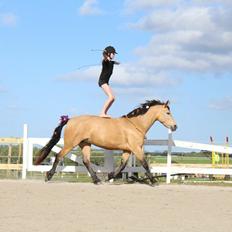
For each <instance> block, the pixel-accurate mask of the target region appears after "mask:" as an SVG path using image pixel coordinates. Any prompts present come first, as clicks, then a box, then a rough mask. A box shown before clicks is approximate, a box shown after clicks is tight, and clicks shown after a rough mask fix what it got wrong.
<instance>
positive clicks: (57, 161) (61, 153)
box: [45, 147, 73, 181]
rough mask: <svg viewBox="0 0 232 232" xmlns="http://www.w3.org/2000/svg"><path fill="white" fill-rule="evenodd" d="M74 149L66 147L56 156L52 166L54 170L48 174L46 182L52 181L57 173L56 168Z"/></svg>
mask: <svg viewBox="0 0 232 232" xmlns="http://www.w3.org/2000/svg"><path fill="white" fill-rule="evenodd" d="M72 149H73V147H64V148H63V149H62V150H61V151H60V152H59V153H58V154H57V155H56V159H55V161H54V163H53V165H52V169H51V170H50V171H48V172H47V173H46V179H45V180H46V181H49V180H51V179H52V177H53V175H54V174H55V172H56V168H57V166H58V164H59V162H60V161H61V159H62V158H63V157H64V156H65V155H67V154H68V153H69V152H70V151H71V150H72Z"/></svg>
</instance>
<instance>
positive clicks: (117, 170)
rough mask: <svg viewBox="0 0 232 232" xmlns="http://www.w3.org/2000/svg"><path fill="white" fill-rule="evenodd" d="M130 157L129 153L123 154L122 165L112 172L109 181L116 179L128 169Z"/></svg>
mask: <svg viewBox="0 0 232 232" xmlns="http://www.w3.org/2000/svg"><path fill="white" fill-rule="evenodd" d="M129 157H130V153H129V152H127V151H124V152H123V154H122V159H123V160H122V162H121V165H120V166H119V167H118V168H117V169H116V170H115V171H114V172H111V173H109V174H108V180H110V179H114V178H116V177H117V176H118V175H119V174H120V173H121V172H122V170H123V169H124V168H125V167H126V165H127V163H128V159H129Z"/></svg>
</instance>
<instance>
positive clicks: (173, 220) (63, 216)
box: [0, 180, 232, 232]
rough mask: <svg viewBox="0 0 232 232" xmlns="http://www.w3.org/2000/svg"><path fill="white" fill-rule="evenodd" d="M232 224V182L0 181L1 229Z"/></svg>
mask: <svg viewBox="0 0 232 232" xmlns="http://www.w3.org/2000/svg"><path fill="white" fill-rule="evenodd" d="M231 229H232V188H230V187H209V186H187V185H160V186H157V187H150V186H146V185H141V184H122V185H113V184H103V185H100V186H95V185H93V184H89V183H88V184H84V183H83V184H80V183H60V182H52V183H44V182H42V181H8V180H1V181H0V231H4V232H5V231H6V232H29V231H30V232H36V231H38V232H61V231H62V232H84V231H88V232H92V231H93V232H98V231H99V232H100V231H101V232H104V231H109V232H114V231H115V232H116V231H117V232H123V231H141V232H144V231H159V232H161V231H162V232H172V231H173V232H177V231H178V232H182V231H183V232H192V231H197V232H200V231H202V232H208V231H210V232H215V231H218V232H219V231H220V232H224V231H226V232H227V231H231Z"/></svg>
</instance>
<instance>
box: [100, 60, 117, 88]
mask: <svg viewBox="0 0 232 232" xmlns="http://www.w3.org/2000/svg"><path fill="white" fill-rule="evenodd" d="M114 64H115V62H114V61H112V60H103V61H102V71H101V74H100V77H99V80H98V85H99V86H100V87H101V86H102V85H103V84H109V80H110V76H111V75H112V73H113V69H114Z"/></svg>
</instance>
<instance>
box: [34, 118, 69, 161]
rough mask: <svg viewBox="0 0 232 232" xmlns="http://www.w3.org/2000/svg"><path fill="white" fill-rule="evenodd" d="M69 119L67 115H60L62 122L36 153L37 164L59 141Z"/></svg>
mask: <svg viewBox="0 0 232 232" xmlns="http://www.w3.org/2000/svg"><path fill="white" fill-rule="evenodd" d="M68 121H69V118H68V116H66V115H65V116H61V117H60V123H59V125H58V126H57V127H56V128H55V130H54V132H53V135H52V137H51V139H50V140H49V142H48V143H47V144H46V145H45V146H44V147H43V148H42V149H41V150H39V151H38V152H37V154H36V156H37V158H36V160H35V162H34V164H35V165H39V164H40V163H41V162H42V161H43V160H44V159H45V158H46V157H47V156H48V155H49V153H50V151H51V150H52V148H53V147H54V146H55V145H56V144H57V143H58V142H59V140H60V135H61V131H62V129H63V127H64V126H65V125H66V124H67V122H68Z"/></svg>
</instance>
